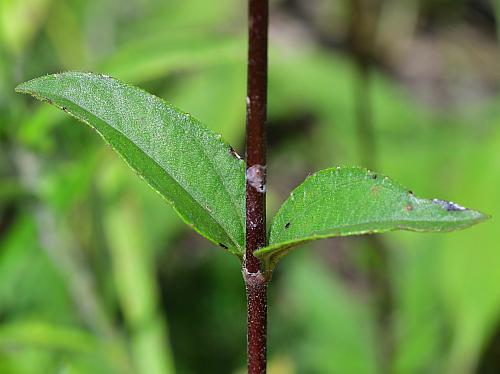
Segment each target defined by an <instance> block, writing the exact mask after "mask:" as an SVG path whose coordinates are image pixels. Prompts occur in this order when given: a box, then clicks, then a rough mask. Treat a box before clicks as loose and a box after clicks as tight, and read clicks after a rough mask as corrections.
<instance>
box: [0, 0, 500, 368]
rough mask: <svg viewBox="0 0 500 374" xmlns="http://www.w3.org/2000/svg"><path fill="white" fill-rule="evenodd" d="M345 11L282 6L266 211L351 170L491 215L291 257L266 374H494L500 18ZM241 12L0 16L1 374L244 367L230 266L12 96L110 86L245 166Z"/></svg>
mask: <svg viewBox="0 0 500 374" xmlns="http://www.w3.org/2000/svg"><path fill="white" fill-rule="evenodd" d="M363 1H365V0H363ZM363 1H361V2H360V3H361V4H363ZM355 4H359V2H358V1H340V0H338V1H333V0H321V1H320V0H316V1H306V0H302V1H301V0H295V1H293V0H288V1H285V0H282V1H274V2H272V12H271V15H272V24H271V43H270V44H271V51H270V76H269V80H270V81H269V90H270V91H269V96H270V97H269V144H270V152H269V160H270V164H269V165H268V170H269V180H268V187H269V194H268V197H269V210H270V212H275V211H276V209H277V207H278V206H279V205H280V203H281V202H282V201H283V200H284V199H285V198H286V196H287V195H288V193H289V192H290V191H291V190H292V188H293V187H295V186H296V185H297V184H298V183H299V182H300V181H302V180H303V179H304V177H305V176H306V175H307V174H309V173H312V172H314V171H316V170H318V169H320V168H325V167H330V166H335V165H338V164H341V165H356V164H360V165H363V166H368V167H373V168H375V169H376V170H377V171H380V172H382V173H384V174H387V175H391V176H393V177H394V178H395V179H396V180H398V181H399V182H401V183H402V184H403V185H407V186H412V188H413V189H414V191H415V193H417V194H418V195H420V196H423V197H430V198H432V197H434V196H440V197H446V198H450V199H451V200H454V201H455V200H456V201H458V202H460V203H463V204H464V205H466V206H471V207H475V208H478V209H479V210H482V211H486V212H488V213H490V214H492V215H493V219H492V220H490V221H488V222H486V223H484V224H482V225H480V226H477V227H474V228H472V229H469V230H467V231H463V232H458V233H451V234H428V235H422V234H417V233H407V232H405V233H391V234H386V235H384V236H370V237H363V238H361V237H359V238H338V239H330V240H327V241H324V242H315V243H312V244H309V245H307V247H308V248H307V249H306V248H304V249H300V250H297V251H295V252H294V253H292V254H290V256H288V257H287V258H286V259H285V260H283V261H282V263H281V264H280V265H279V266H278V268H277V270H276V271H275V274H274V279H273V285H272V287H271V294H270V326H271V328H270V332H269V333H270V335H269V339H270V342H269V343H270V352H269V355H270V372H271V373H376V372H381V373H382V372H387V371H390V370H392V371H394V372H397V373H414V372H425V373H433V372H435V373H443V372H445V373H472V372H480V373H495V372H498V371H499V370H500V369H499V367H500V363H499V362H498V351H499V346H500V318H499V317H500V288H499V287H498V284H499V282H500V273H499V272H498V269H499V268H500V255H499V254H498V250H497V247H498V244H497V242H498V239H499V237H498V235H499V234H498V232H497V231H495V227H496V226H495V225H497V224H496V216H497V214H498V213H499V212H500V198H499V194H498V193H497V188H498V185H499V184H500V158H499V156H498V149H499V146H500V126H499V125H500V106H499V105H498V104H499V100H500V94H499V86H500V84H499V82H500V72H499V70H498V61H499V60H500V52H499V49H498V45H499V37H500V26H499V24H500V23H499V21H498V19H499V18H498V17H495V14H497V15H498V14H499V13H500V4H499V3H498V2H494V1H492V2H489V1H467V0H461V1H453V2H452V1H439V2H436V1H434V2H433V1H425V0H420V1H416V0H414V1H406V2H399V1H394V0H383V1H382V0H379V1H374V2H370V4H371V5H372V6H374V8H373V9H372V10H371V11H370V12H368V16H367V15H366V13H364V15H363V12H361V13H359V12H357V11H354V12H352V10H353V9H354V10H356V9H355ZM365 5H366V4H365ZM245 9H246V5H245V4H244V2H243V1H240V0H238V1H234V0H219V1H216V2H207V1H202V0H186V1H182V2H181V1H173V0H171V1H159V0H133V1H127V2H122V1H118V0H105V1H104V0H89V1H83V0H66V1H63V0H0V176H1V180H0V372H1V373H40V372H68V373H171V372H180V373H200V372H203V373H209V372H217V373H221V372H224V373H226V372H228V373H231V372H232V373H235V372H239V371H241V370H243V368H244V361H245V314H244V308H245V307H244V305H245V300H244V287H243V282H242V279H241V273H240V270H239V263H238V261H237V260H236V259H235V258H233V257H232V256H227V255H226V254H225V253H224V252H223V251H222V249H221V248H218V247H215V246H213V245H212V244H211V243H209V242H208V241H206V240H204V239H203V238H201V237H199V236H197V235H196V234H193V233H192V232H190V231H189V230H188V229H187V228H186V227H185V226H184V225H183V224H182V222H181V221H180V219H179V218H178V217H177V216H176V215H175V213H173V211H172V210H171V209H170V208H169V207H168V206H167V205H166V204H165V203H164V202H163V201H162V199H161V198H160V197H159V196H158V195H157V194H155V193H154V192H152V191H151V190H150V189H149V188H148V187H147V186H146V185H144V183H143V182H142V181H141V180H139V178H137V177H136V176H135V175H133V173H132V172H131V171H130V170H129V169H128V168H127V167H126V166H125V164H124V163H123V162H122V161H121V160H119V158H118V157H117V156H116V155H114V154H113V153H112V151H111V150H109V149H108V148H106V147H105V146H103V145H102V144H101V142H100V140H99V139H98V137H97V136H96V134H94V133H93V132H91V131H89V130H88V129H87V128H85V127H83V126H81V125H78V124H76V123H75V121H74V120H72V119H70V118H67V117H66V116H64V114H62V113H60V112H59V111H58V110H57V109H55V108H52V107H50V106H47V105H41V104H39V103H35V102H34V101H33V100H29V99H28V98H26V97H22V96H20V95H16V94H15V93H14V87H15V86H16V85H17V84H18V83H20V82H22V81H24V80H27V79H30V78H32V77H35V76H39V75H43V74H46V73H53V72H58V71H63V70H90V71H95V72H98V73H104V74H109V75H113V76H115V77H117V78H119V79H122V80H125V81H128V82H130V83H134V84H137V85H140V86H141V87H144V88H145V89H147V90H148V91H150V92H153V93H155V94H156V95H158V96H160V97H164V98H166V99H167V100H169V101H170V102H172V103H173V104H174V105H176V106H178V107H180V108H183V109H185V110H189V111H190V112H191V114H193V115H194V116H196V117H197V118H199V119H200V120H202V121H203V122H204V123H205V124H207V125H209V126H210V127H211V128H212V129H213V130H215V131H217V132H220V133H222V134H224V137H225V138H226V139H227V140H228V141H229V142H230V143H231V144H232V145H233V147H234V148H235V149H236V150H237V151H239V153H240V154H241V151H242V149H243V131H244V120H245V118H244V117H245V113H244V107H245V96H246V94H245V87H246V77H245V58H246V45H245V38H246V36H245V16H246V10H245ZM495 9H496V13H495ZM363 30H371V32H363ZM367 35H368V36H367ZM367 46H371V47H370V48H368V47H367ZM371 129H372V130H371Z"/></svg>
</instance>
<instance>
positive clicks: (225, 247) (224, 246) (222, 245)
mask: <svg viewBox="0 0 500 374" xmlns="http://www.w3.org/2000/svg"><path fill="white" fill-rule="evenodd" d="M219 245H220V246H221V247H222V248H224V249H229V248H228V247H227V246H226V245H224V244H222V243H219Z"/></svg>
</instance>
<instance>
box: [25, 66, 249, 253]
mask: <svg viewBox="0 0 500 374" xmlns="http://www.w3.org/2000/svg"><path fill="white" fill-rule="evenodd" d="M16 91H18V92H21V93H28V94H31V95H33V96H35V97H36V98H38V99H40V100H44V101H48V102H49V103H51V104H54V105H56V106H58V107H59V108H61V109H63V110H64V111H66V112H67V113H68V114H70V115H72V116H73V117H75V118H77V119H78V120H80V121H82V122H84V123H86V124H88V125H89V126H91V127H92V128H93V129H94V130H96V131H97V132H98V133H99V135H101V137H102V138H103V139H104V140H105V141H106V142H107V143H108V144H109V145H111V147H112V148H114V149H115V150H116V151H117V152H118V154H119V155H120V156H121V157H122V158H123V159H124V160H125V162H126V163H127V164H128V165H129V166H130V167H132V168H133V169H134V170H135V171H136V172H138V174H139V176H141V177H142V178H143V179H144V180H145V181H146V182H147V183H148V184H149V185H150V186H151V187H152V188H153V189H154V190H155V191H157V192H158V193H160V194H161V195H162V196H163V197H164V198H165V199H166V200H167V201H169V202H170V203H171V204H172V205H173V207H174V209H175V210H176V211H177V212H178V214H179V215H180V216H181V218H182V219H183V220H184V221H185V222H186V223H187V224H188V225H190V226H192V227H193V228H194V229H195V230H196V231H198V232H199V233H200V234H202V235H203V236H205V237H206V238H208V239H209V240H211V241H213V242H215V243H217V244H221V245H223V246H225V247H228V248H229V250H230V251H231V252H233V253H235V254H237V255H241V253H242V252H243V249H244V224H243V223H244V209H245V207H244V183H245V181H244V178H245V177H244V162H243V161H241V160H239V159H236V158H234V157H233V156H232V155H231V147H230V146H229V145H228V144H226V143H224V142H223V141H222V140H221V137H220V135H217V134H215V133H213V132H212V131H210V130H208V129H207V128H205V127H204V126H203V125H202V124H201V123H200V122H199V121H198V120H196V119H194V118H192V117H191V116H190V115H189V114H186V113H183V112H181V111H180V110H178V109H176V108H174V107H173V106H171V105H170V104H168V103H167V102H165V101H163V100H161V99H159V98H158V97H156V96H153V95H151V94H149V93H147V92H145V91H143V90H141V89H138V88H136V87H133V86H129V85H127V84H125V83H122V82H120V81H118V80H116V79H113V78H111V77H108V76H104V75H95V74H91V73H79V72H68V73H62V74H54V75H48V76H44V77H40V78H36V79H34V80H31V81H28V82H25V83H22V84H21V85H19V86H18V87H17V88H16Z"/></svg>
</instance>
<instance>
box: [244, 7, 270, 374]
mask: <svg viewBox="0 0 500 374" xmlns="http://www.w3.org/2000/svg"><path fill="white" fill-rule="evenodd" d="M248 5H249V7H248V81H247V85H248V86H247V128H246V162H247V172H246V176H247V178H246V179H247V183H246V253H245V261H244V262H243V275H244V279H245V284H246V291H247V313H248V314H247V316H248V319H247V344H248V350H247V354H248V373H250V374H261V373H265V372H266V330H267V280H266V279H265V278H264V276H263V275H262V273H261V263H260V261H259V259H258V258H256V257H255V256H254V255H253V252H254V251H255V250H257V249H259V248H262V247H264V246H265V245H266V194H265V192H266V141H265V121H266V114H267V113H266V105H267V34H268V33H267V29H268V18H269V10H268V9H269V5H268V1H267V0H249V2H248Z"/></svg>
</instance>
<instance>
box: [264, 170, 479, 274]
mask: <svg viewBox="0 0 500 374" xmlns="http://www.w3.org/2000/svg"><path fill="white" fill-rule="evenodd" d="M486 218H487V216H485V215H483V214H481V213H479V212H476V211H474V210H470V209H467V208H464V207H462V206H460V205H458V204H455V203H453V202H449V201H444V200H439V199H432V200H428V199H421V198H418V197H416V196H415V195H414V194H413V193H412V192H411V191H409V190H407V189H405V188H403V187H402V186H400V185H399V184H397V183H395V182H394V181H392V180H391V179H389V178H388V177H385V176H383V175H378V174H376V173H373V172H370V171H368V170H366V169H363V168H358V167H344V168H340V167H339V168H332V169H325V170H321V171H319V172H317V173H315V174H313V175H311V176H310V177H308V178H307V179H306V180H305V181H304V182H303V183H302V184H301V185H300V186H298V187H297V188H296V189H295V190H294V191H293V192H292V193H291V195H290V197H289V198H288V199H287V200H286V201H285V203H284V204H283V205H282V207H281V208H280V210H279V211H278V213H277V214H276V216H275V217H274V219H273V222H272V224H271V230H270V237H269V246H268V247H265V248H262V249H260V250H259V251H257V252H256V255H257V256H259V257H262V258H265V259H266V262H267V264H268V266H270V267H271V268H272V266H274V264H275V263H276V261H277V259H278V258H279V257H280V256H282V255H284V254H286V253H287V251H288V250H289V249H290V248H291V247H294V246H296V245H298V244H300V243H304V242H308V241H311V240H316V239H322V238H329V237H334V236H347V235H359V234H366V233H380V232H385V231H391V230H412V231H452V230H458V229H462V228H465V227H468V226H471V225H473V224H475V223H478V222H480V221H482V220H484V219H486Z"/></svg>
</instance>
